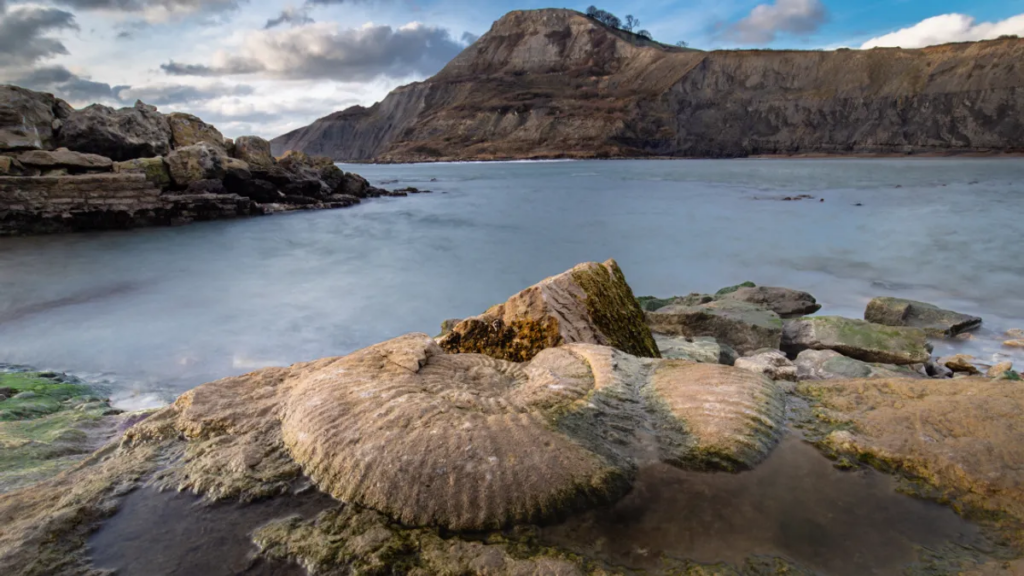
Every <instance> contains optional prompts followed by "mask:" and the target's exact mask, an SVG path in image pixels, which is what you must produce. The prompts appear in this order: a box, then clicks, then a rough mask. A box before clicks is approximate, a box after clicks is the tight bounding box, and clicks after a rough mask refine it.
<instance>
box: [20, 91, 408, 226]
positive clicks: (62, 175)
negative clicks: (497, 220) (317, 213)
mask: <svg viewBox="0 0 1024 576" xmlns="http://www.w3.org/2000/svg"><path fill="white" fill-rule="evenodd" d="M416 192H419V190H415V189H406V190H403V191H394V192H389V191H387V190H383V189H380V188H376V187H374V186H371V185H370V184H369V182H367V181H366V180H365V179H364V178H362V177H360V176H359V175H358V174H353V173H345V172H343V171H342V170H340V169H339V168H338V167H337V166H335V165H334V163H333V162H332V161H331V160H329V159H327V158H322V157H311V156H308V155H306V154H304V153H301V152H290V153H286V154H284V155H283V156H281V157H280V158H275V157H274V156H272V155H271V153H270V143H269V142H267V141H266V140H264V139H262V138H259V137H256V136H241V137H239V138H237V139H236V140H231V139H229V138H225V137H224V136H223V135H222V134H221V133H220V132H219V131H218V130H217V129H216V128H215V127H213V126H211V125H209V124H206V123H205V122H203V121H202V120H200V119H199V118H197V117H195V116H192V115H190V114H182V113H172V114H162V113H160V112H159V111H157V109H156V108H155V107H153V106H148V105H146V104H143V103H142V102H137V103H136V104H135V106H134V107H131V108H122V109H120V110H115V109H113V108H109V107H107V106H102V105H99V104H94V105H92V106H88V107H86V108H83V109H81V110H74V109H72V108H71V107H70V106H69V105H68V104H67V103H66V102H64V101H63V100H60V99H59V98H56V97H54V96H53V95H52V94H45V93H40V92H33V91H31V90H26V89H23V88H19V87H16V86H0V236H12V235H24V234H46V233H56V232H77V231H84V230H109V229H126V228H136V227H142V226H170V225H180V224H186V223H189V222H194V221H203V220H215V219H222V218H237V217H244V216H258V215H266V214H273V213H277V212H284V211H291V210H317V209H330V208H345V207H348V206H353V205H355V204H358V203H360V202H361V201H362V200H364V199H367V198H377V197H381V196H405V195H407V194H408V193H416Z"/></svg>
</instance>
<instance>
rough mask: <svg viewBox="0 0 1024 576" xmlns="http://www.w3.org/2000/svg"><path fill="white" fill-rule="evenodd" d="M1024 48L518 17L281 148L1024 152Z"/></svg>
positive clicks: (391, 154) (567, 15)
mask: <svg viewBox="0 0 1024 576" xmlns="http://www.w3.org/2000/svg"><path fill="white" fill-rule="evenodd" d="M1022 63H1024V40H1020V39H1017V38H1005V39H1000V40H993V41H986V42H976V43H963V44H949V45H943V46H935V47H931V48H925V49H920V50H903V49H899V48H884V49H873V50H867V51H861V50H837V51H833V52H823V51H769V50H752V51H713V52H702V51H698V50H689V49H683V48H677V47H674V46H666V45H662V44H659V43H657V42H652V41H649V40H645V39H643V38H641V37H639V36H635V35H633V34H630V33H627V32H623V31H620V30H613V29H610V28H607V27H605V26H603V25H602V24H600V23H598V22H596V21H594V20H591V19H590V18H587V17H586V16H584V15H583V14H580V13H578V12H574V11H571V10H556V9H550V10H535V11H516V12H511V13H509V14H507V15H506V16H504V17H503V18H502V19H501V20H499V21H498V22H496V23H495V24H494V26H493V27H492V28H491V30H490V31H489V32H488V33H487V34H485V35H484V36H482V37H481V38H480V39H479V40H478V41H477V42H476V43H474V44H473V45H472V46H470V47H468V48H467V49H466V50H465V51H463V53H462V54H460V55H459V56H458V57H456V58H455V59H454V60H452V61H451V62H450V63H449V64H448V65H447V66H446V67H445V68H444V69H443V70H442V71H441V72H440V73H438V74H437V75H436V76H434V77H433V78H430V79H429V80H426V81H424V82H419V83H414V84H410V85H408V86H403V87H401V88H398V89H396V90H395V91H393V92H392V93H391V94H389V95H388V96H387V97H386V98H385V99H384V100H383V101H381V102H379V103H377V104H375V105H374V106H372V107H370V108H363V107H355V108H350V109H348V110H344V111H342V112H337V113H335V114H331V115H329V116H327V117H325V118H321V119H320V120H317V121H316V122H314V123H313V124H311V125H309V126H307V127H304V128H300V129H298V130H295V131H293V132H290V133H288V134H285V135H282V136H279V137H278V138H275V139H274V140H273V141H272V142H271V144H272V147H273V150H274V153H275V154H280V153H283V152H284V151H286V150H302V151H305V152H308V153H311V154H323V155H327V156H330V157H332V158H334V159H335V160H347V161H371V160H373V161H428V160H452V159H468V160H487V159H501V158H545V157H623V156H679V157H735V156H747V155H754V154H802V153H835V154H856V153H889V154H891V153H934V152H993V151H994V152H1010V151H1022V150H1024V120H1022V118H1024V90H1022V88H1024V64H1022Z"/></svg>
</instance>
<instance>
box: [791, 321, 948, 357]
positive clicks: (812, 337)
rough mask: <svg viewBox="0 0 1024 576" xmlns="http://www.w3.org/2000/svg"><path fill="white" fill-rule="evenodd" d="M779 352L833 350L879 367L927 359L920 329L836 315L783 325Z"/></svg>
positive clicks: (924, 342) (922, 333)
mask: <svg viewBox="0 0 1024 576" xmlns="http://www.w3.org/2000/svg"><path fill="white" fill-rule="evenodd" d="M782 349H783V350H785V351H786V352H787V353H788V354H790V356H791V357H792V356H793V355H795V354H798V353H800V352H803V351H804V350H808V349H810V350H835V351H836V352H839V353H840V354H843V355H844V356H849V357H850V358H855V359H857V360H863V361H864V362H879V363H883V364H899V365H905V364H920V363H923V362H926V361H928V359H929V358H931V353H930V352H929V351H928V339H927V337H926V336H925V333H924V331H923V330H921V329H918V328H904V327H896V326H883V325H881V324H872V323H870V322H865V321H864V320H851V319H849V318H841V317H839V316H821V317H817V318H803V319H800V320H793V321H790V322H787V323H786V328H785V330H784V332H783V335H782Z"/></svg>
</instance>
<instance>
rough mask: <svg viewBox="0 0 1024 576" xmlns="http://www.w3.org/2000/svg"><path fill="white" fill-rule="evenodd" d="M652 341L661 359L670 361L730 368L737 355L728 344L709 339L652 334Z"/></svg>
mask: <svg viewBox="0 0 1024 576" xmlns="http://www.w3.org/2000/svg"><path fill="white" fill-rule="evenodd" d="M654 341H655V342H656V343H657V344H658V350H659V351H660V352H661V357H662V358H667V359H670V360H689V361H691V362H700V363H703V364H725V365H727V366H732V365H733V364H734V363H735V362H736V359H737V358H739V354H737V353H736V351H735V350H733V349H732V347H730V346H729V345H728V344H722V343H720V342H717V341H715V339H714V338H711V337H697V338H687V337H686V336H669V335H667V334H654Z"/></svg>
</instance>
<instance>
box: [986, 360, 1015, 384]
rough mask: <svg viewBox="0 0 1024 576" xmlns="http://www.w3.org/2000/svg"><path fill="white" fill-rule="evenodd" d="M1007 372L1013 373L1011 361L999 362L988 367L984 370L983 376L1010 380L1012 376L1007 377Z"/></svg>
mask: <svg viewBox="0 0 1024 576" xmlns="http://www.w3.org/2000/svg"><path fill="white" fill-rule="evenodd" d="M1008 373H1013V362H1000V363H999V364H996V365H995V366H993V367H991V368H989V369H988V371H987V372H985V377H986V378H998V379H1005V380H1012V376H1011V377H1007V374H1008Z"/></svg>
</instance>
